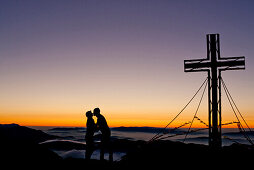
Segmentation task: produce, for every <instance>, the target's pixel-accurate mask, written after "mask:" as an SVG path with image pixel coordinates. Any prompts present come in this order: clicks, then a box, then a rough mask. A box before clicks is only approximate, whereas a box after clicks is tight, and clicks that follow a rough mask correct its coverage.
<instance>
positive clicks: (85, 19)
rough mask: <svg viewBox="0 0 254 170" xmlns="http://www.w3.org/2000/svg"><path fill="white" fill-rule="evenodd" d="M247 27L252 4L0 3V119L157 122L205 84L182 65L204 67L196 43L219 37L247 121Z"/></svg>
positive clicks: (251, 33) (251, 88)
mask: <svg viewBox="0 0 254 170" xmlns="http://www.w3.org/2000/svg"><path fill="white" fill-rule="evenodd" d="M253 18H254V1H252V0H213V1H208V0H193V1H188V0H181V1H179V0H124V1H121V0H100V1H99V0H98V1H97V0H91V1H87V0H83V1H78V0H75V1H71V0H26V1H14V0H2V1H0V78H1V84H0V93H1V96H2V97H1V99H0V108H2V109H0V115H1V114H4V113H8V114H10V115H11V114H13V115H15V114H17V112H18V113H19V114H21V113H25V112H27V113H30V112H31V113H32V112H35V113H37V112H38V114H39V112H40V111H41V110H44V111H45V112H47V113H49V114H52V112H54V113H55V112H59V113H60V112H61V111H62V110H68V111H69V112H74V113H75V114H76V115H78V114H79V113H80V111H81V109H84V107H85V108H90V107H94V106H101V107H102V108H104V109H105V110H106V111H109V112H113V113H114V112H115V113H120V114H123V115H125V114H126V113H131V114H129V115H128V116H130V118H133V119H138V118H137V117H135V116H136V112H141V113H145V112H151V114H153V113H154V112H156V111H158V112H159V113H160V114H161V116H163V115H166V114H167V113H168V112H170V111H172V112H174V111H175V110H179V109H180V108H181V106H182V105H183V104H184V102H185V101H186V100H187V99H188V97H190V96H191V95H192V94H193V92H194V91H195V90H196V89H197V88H198V86H199V85H200V83H201V82H202V81H203V80H204V79H205V77H206V75H205V73H184V71H183V60H184V59H196V58H205V57H206V39H205V38H206V34H209V33H219V34H220V35H221V55H222V56H224V57H225V56H245V57H246V70H245V71H229V72H226V73H223V76H224V79H225V81H226V82H228V84H229V88H230V89H231V90H232V92H233V94H234V96H235V97H236V98H237V99H238V100H239V101H238V102H239V105H240V106H241V107H242V108H243V109H245V110H244V111H246V114H247V115H248V116H249V119H251V120H253V121H254V116H253V111H254V108H253V107H250V106H252V104H253V99H252V96H254V79H253V74H254V68H253V64H254V50H253V49H254V41H253V39H254V22H253ZM84 105H85V106H84ZM31 106H32V107H31ZM63 106H64V107H63ZM13 108H16V109H13ZM39 110H40V111H39ZM69 112H68V113H69ZM68 113H66V114H68ZM77 117H78V116H77ZM116 122H117V120H116Z"/></svg>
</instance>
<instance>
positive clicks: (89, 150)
mask: <svg viewBox="0 0 254 170" xmlns="http://www.w3.org/2000/svg"><path fill="white" fill-rule="evenodd" d="M86 117H87V122H86V136H85V140H86V154H85V157H86V159H87V160H88V159H90V158H91V156H92V154H93V151H94V141H93V135H94V132H95V123H94V119H93V113H92V112H91V111H88V112H86Z"/></svg>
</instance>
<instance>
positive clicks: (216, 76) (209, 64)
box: [184, 34, 245, 148]
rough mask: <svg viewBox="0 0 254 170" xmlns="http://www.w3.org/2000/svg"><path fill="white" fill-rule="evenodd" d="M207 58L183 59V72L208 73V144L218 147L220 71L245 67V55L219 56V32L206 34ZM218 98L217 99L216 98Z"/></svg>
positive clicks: (219, 139)
mask: <svg viewBox="0 0 254 170" xmlns="http://www.w3.org/2000/svg"><path fill="white" fill-rule="evenodd" d="M206 40H207V58H205V59H195V60H184V71H185V72H201V71H205V72H207V74H208V120H209V146H211V147H214V148H220V147H221V145H222V142H221V72H222V71H226V70H242V69H245V57H244V56H241V57H227V58H223V57H221V56H220V37H219V34H207V35H206ZM218 98H219V100H218Z"/></svg>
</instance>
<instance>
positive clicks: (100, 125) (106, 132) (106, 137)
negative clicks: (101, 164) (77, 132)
mask: <svg viewBox="0 0 254 170" xmlns="http://www.w3.org/2000/svg"><path fill="white" fill-rule="evenodd" d="M93 113H94V115H95V116H96V117H97V124H96V128H97V129H98V130H99V131H101V145H100V149H101V152H100V160H104V152H105V149H106V148H107V149H108V150H109V161H111V162H112V161H113V153H112V150H111V146H110V135H111V132H110V129H109V127H108V124H107V121H106V119H105V117H104V116H103V115H101V113H100V109H99V108H95V109H94V112H93Z"/></svg>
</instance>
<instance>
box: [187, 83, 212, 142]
mask: <svg viewBox="0 0 254 170" xmlns="http://www.w3.org/2000/svg"><path fill="white" fill-rule="evenodd" d="M207 84H208V81H207V82H206V85H205V88H204V90H203V93H202V96H201V98H200V101H199V103H198V107H197V109H196V112H195V115H194V117H193V119H192V121H191V124H190V127H189V129H188V131H187V133H186V135H185V137H184V140H183V142H185V140H186V138H187V136H188V134H189V132H190V129H191V126H192V124H193V122H194V119H195V118H196V115H197V113H198V110H199V107H200V104H201V102H202V99H203V97H204V94H205V91H206V87H207Z"/></svg>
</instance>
